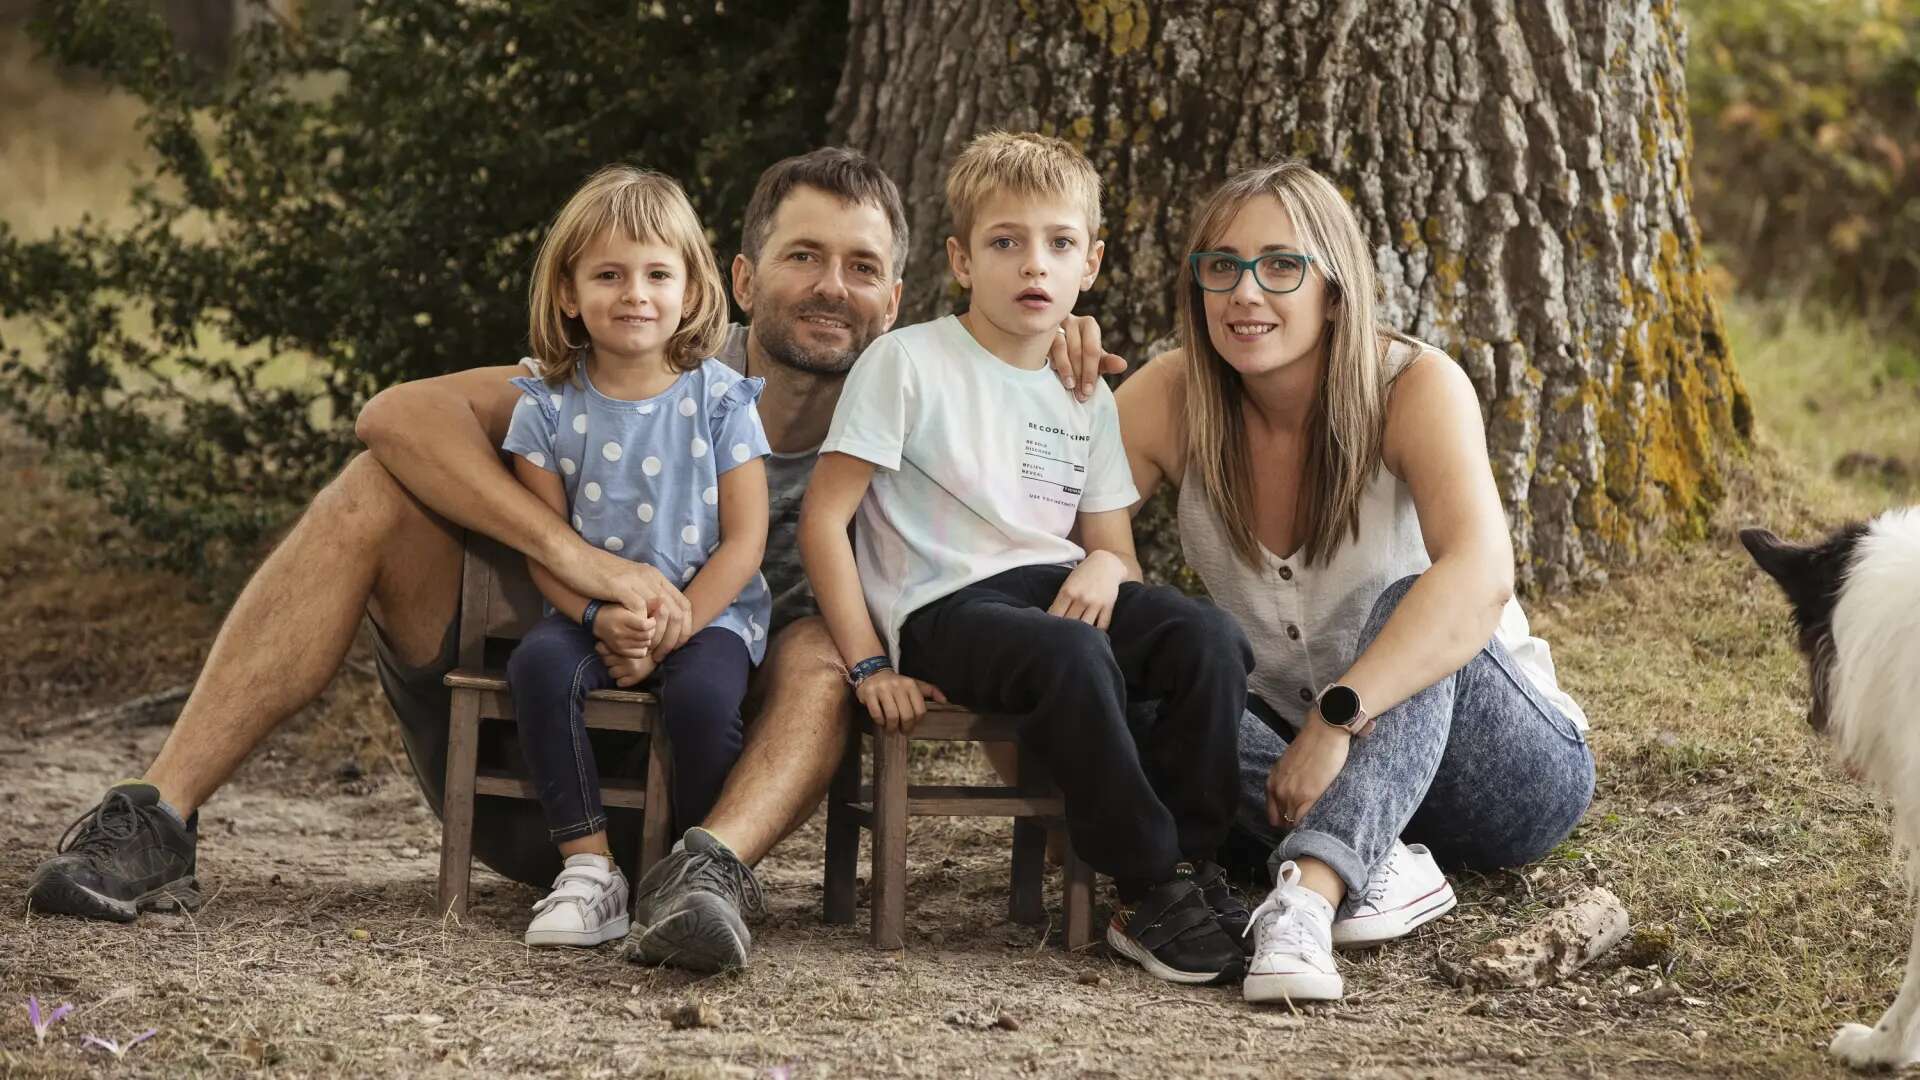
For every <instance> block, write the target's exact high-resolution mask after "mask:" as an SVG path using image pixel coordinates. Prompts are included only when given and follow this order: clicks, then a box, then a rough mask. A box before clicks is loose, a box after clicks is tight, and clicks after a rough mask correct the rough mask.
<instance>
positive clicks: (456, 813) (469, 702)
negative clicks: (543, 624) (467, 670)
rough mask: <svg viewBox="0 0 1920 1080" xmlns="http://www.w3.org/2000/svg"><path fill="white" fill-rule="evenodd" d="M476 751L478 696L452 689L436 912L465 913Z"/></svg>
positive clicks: (470, 882)
mask: <svg viewBox="0 0 1920 1080" xmlns="http://www.w3.org/2000/svg"><path fill="white" fill-rule="evenodd" d="M479 753H480V695H479V694H477V693H475V692H473V691H471V690H455V691H454V692H453V711H452V713H451V715H450V716H449V717H448V728H447V786H446V790H445V795H444V798H443V799H442V801H441V804H440V887H439V890H438V894H437V896H436V898H435V899H436V900H437V902H438V904H439V908H440V913H441V914H442V915H445V914H447V913H449V912H451V913H452V914H455V915H465V914H466V913H467V893H468V891H469V890H470V889H471V888H472V885H473V781H474V772H475V770H476V769H477V768H478V759H479Z"/></svg>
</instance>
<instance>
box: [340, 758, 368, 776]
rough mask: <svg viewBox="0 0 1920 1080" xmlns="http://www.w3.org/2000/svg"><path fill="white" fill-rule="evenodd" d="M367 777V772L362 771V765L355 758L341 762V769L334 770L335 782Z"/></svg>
mask: <svg viewBox="0 0 1920 1080" xmlns="http://www.w3.org/2000/svg"><path fill="white" fill-rule="evenodd" d="M366 775H367V773H366V770H365V769H362V768H361V767H360V763H359V762H358V761H356V760H354V759H353V758H348V759H347V760H345V761H343V762H341V763H340V767H339V768H337V769H335V770H333V778H334V779H335V780H359V779H361V778H363V777H365V776H366Z"/></svg>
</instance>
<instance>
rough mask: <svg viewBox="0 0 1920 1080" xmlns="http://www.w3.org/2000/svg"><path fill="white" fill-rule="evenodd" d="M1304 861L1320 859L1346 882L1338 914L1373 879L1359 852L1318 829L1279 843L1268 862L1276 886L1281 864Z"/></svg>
mask: <svg viewBox="0 0 1920 1080" xmlns="http://www.w3.org/2000/svg"><path fill="white" fill-rule="evenodd" d="M1303 858H1305V859H1319V860H1320V861H1321V862H1323V863H1326V864H1327V865H1328V866H1329V867H1331V868H1332V869H1333V872H1334V873H1336V874H1338V875H1340V880H1341V881H1343V882H1345V883H1346V886H1347V896H1346V899H1345V900H1343V901H1341V903H1340V904H1339V905H1338V907H1339V910H1338V912H1337V913H1336V914H1338V915H1344V914H1346V913H1347V911H1348V910H1349V909H1350V908H1351V905H1352V904H1353V900H1354V897H1356V896H1359V895H1360V894H1361V893H1363V892H1365V891H1366V889H1367V881H1368V880H1369V879H1371V878H1372V877H1373V868H1372V867H1370V866H1368V865H1367V863H1366V860H1364V859H1362V858H1361V857H1360V855H1359V853H1358V852H1355V851H1354V850H1353V849H1352V848H1351V847H1348V846H1347V842H1346V841H1345V840H1342V839H1340V838H1339V837H1337V836H1335V835H1333V834H1332V833H1327V832H1321V831H1319V830H1317V829H1295V830H1293V831H1292V832H1290V833H1288V834H1287V835H1286V837H1285V838H1284V839H1282V840H1281V841H1280V846H1278V847H1276V848H1274V849H1273V856H1272V857H1271V858H1269V859H1268V860H1267V871H1268V873H1270V874H1271V875H1272V876H1273V879H1274V881H1275V882H1276V883H1277V882H1278V881H1279V880H1280V864H1281V863H1285V862H1297V861H1299V860H1300V859H1303Z"/></svg>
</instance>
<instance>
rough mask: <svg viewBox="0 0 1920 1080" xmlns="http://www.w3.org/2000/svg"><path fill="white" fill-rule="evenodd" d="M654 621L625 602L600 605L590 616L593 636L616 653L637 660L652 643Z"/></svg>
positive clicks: (644, 654)
mask: <svg viewBox="0 0 1920 1080" xmlns="http://www.w3.org/2000/svg"><path fill="white" fill-rule="evenodd" d="M657 625H658V620H656V619H655V618H654V617H653V616H651V615H648V614H647V613H646V612H644V611H635V610H633V609H632V608H630V607H627V606H626V605H625V604H601V605H600V613H599V614H598V615H595V616H594V617H593V636H594V637H596V638H598V639H600V643H601V644H603V645H605V646H606V647H607V648H608V649H609V650H611V651H612V652H613V653H614V654H616V655H618V656H625V657H629V658H632V659H639V658H641V657H644V656H646V655H647V652H648V650H649V649H650V648H651V647H652V645H653V637H654V631H655V629H656V627H657Z"/></svg>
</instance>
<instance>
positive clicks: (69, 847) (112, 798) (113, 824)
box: [27, 780, 200, 922]
mask: <svg viewBox="0 0 1920 1080" xmlns="http://www.w3.org/2000/svg"><path fill="white" fill-rule="evenodd" d="M199 818H200V815H199V814H197V813H196V814H194V815H193V816H192V817H190V818H188V819H187V820H186V821H184V822H182V821H181V820H180V819H179V818H177V817H175V816H174V815H173V814H172V813H170V812H169V811H167V810H166V809H165V808H163V807H162V806H161V805H160V789H158V788H156V787H154V786H153V785H152V784H148V783H144V782H142V781H138V780H127V781H123V782H121V783H118V784H115V785H114V786H112V787H110V788H108V789H107V794H106V797H105V798H103V799H101V800H100V802H99V804H98V805H96V806H95V807H94V808H93V809H91V810H88V811H87V812H86V813H85V814H82V815H80V819H79V820H78V821H75V822H74V823H73V824H72V825H70V826H68V828H67V833H66V835H65V836H63V837H61V838H60V843H59V845H58V849H57V852H58V853H57V854H55V855H54V856H53V857H52V858H50V859H48V860H47V861H46V862H43V863H41V864H40V866H39V869H37V870H35V871H34V874H33V881H32V882H31V883H30V884H29V885H28V886H27V903H28V905H29V906H31V907H32V909H33V910H34V911H36V912H41V913H58V914H61V915H78V916H80V917H81V918H85V919H110V920H112V921H114V922H132V921H133V920H134V919H136V918H138V917H139V915H140V913H141V912H142V911H181V910H185V911H193V910H195V909H197V908H199V906H200V881H199V879H198V878H197V877H195V876H194V865H195V862H194V847H195V844H196V841H197V840H198V834H199V830H198V829H197V828H196V827H195V826H196V825H197V823H198V822H199Z"/></svg>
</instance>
